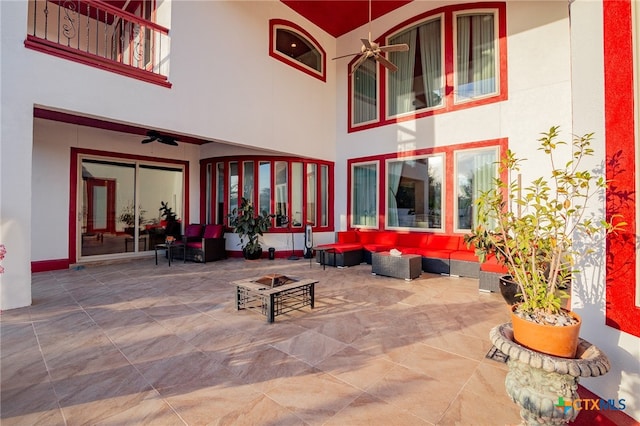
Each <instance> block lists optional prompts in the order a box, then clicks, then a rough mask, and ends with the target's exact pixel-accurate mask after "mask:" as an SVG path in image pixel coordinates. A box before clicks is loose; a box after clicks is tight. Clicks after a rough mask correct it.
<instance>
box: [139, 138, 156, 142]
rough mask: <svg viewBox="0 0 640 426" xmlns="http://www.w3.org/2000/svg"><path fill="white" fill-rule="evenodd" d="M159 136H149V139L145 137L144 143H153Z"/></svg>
mask: <svg viewBox="0 0 640 426" xmlns="http://www.w3.org/2000/svg"><path fill="white" fill-rule="evenodd" d="M156 139H157V138H147V139H143V140H142V143H151V142H153V141H155V140H156Z"/></svg>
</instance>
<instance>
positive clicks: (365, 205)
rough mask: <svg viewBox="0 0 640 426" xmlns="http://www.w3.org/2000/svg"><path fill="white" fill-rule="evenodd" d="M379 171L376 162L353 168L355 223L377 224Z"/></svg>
mask: <svg viewBox="0 0 640 426" xmlns="http://www.w3.org/2000/svg"><path fill="white" fill-rule="evenodd" d="M377 189H378V173H377V169H376V166H375V164H368V165H362V166H355V167H354V169H353V213H352V214H353V224H354V225H359V226H375V225H376V219H377V217H376V215H377V204H378V196H377V193H378V190H377Z"/></svg>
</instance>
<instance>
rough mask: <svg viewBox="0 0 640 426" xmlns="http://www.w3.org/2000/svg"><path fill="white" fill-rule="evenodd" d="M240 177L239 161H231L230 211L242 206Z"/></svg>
mask: <svg viewBox="0 0 640 426" xmlns="http://www.w3.org/2000/svg"><path fill="white" fill-rule="evenodd" d="M239 184H240V178H239V176H238V162H237V161H231V162H230V163H229V211H233V209H236V208H239V207H240V200H239V197H238V185H239Z"/></svg>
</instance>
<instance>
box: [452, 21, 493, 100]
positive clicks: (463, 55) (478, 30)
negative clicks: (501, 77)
mask: <svg viewBox="0 0 640 426" xmlns="http://www.w3.org/2000/svg"><path fill="white" fill-rule="evenodd" d="M457 40H458V41H457V46H456V48H457V58H456V59H457V70H456V71H457V72H456V82H457V84H456V91H457V93H458V95H459V97H463V98H465V97H475V96H481V95H486V94H489V93H494V92H495V90H496V87H495V80H496V64H495V59H496V48H495V31H494V17H493V14H474V15H463V16H458V18H457Z"/></svg>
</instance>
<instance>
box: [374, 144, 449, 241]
mask: <svg viewBox="0 0 640 426" xmlns="http://www.w3.org/2000/svg"><path fill="white" fill-rule="evenodd" d="M443 166H444V158H443V156H442V155H434V156H429V157H422V158H419V157H416V158H411V159H402V160H389V161H387V214H386V218H387V227H389V228H427V229H431V230H442V229H443V228H444V225H443V222H442V210H443V205H442V200H443V193H442V191H443V182H444V167H443Z"/></svg>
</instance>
